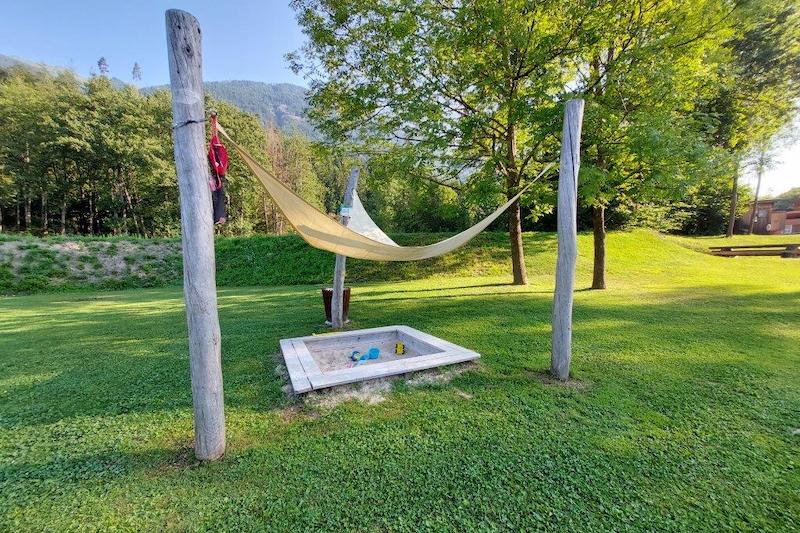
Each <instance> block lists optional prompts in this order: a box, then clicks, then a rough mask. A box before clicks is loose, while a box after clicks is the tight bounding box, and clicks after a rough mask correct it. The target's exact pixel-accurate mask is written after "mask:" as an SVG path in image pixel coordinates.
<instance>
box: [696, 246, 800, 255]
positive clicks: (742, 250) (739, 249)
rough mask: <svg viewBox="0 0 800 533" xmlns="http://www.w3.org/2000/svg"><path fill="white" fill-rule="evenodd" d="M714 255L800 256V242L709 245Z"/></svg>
mask: <svg viewBox="0 0 800 533" xmlns="http://www.w3.org/2000/svg"><path fill="white" fill-rule="evenodd" d="M709 250H711V254H712V255H718V256H721V257H736V256H737V255H747V256H770V255H771V256H779V257H800V244H798V243H793V244H780V243H779V244H745V245H740V246H709Z"/></svg>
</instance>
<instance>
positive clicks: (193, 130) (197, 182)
mask: <svg viewBox="0 0 800 533" xmlns="http://www.w3.org/2000/svg"><path fill="white" fill-rule="evenodd" d="M166 23H167V54H168V56H169V80H170V86H171V89H172V115H173V120H174V124H173V132H174V142H175V169H176V171H177V174H178V190H179V193H180V207H181V243H182V245H183V297H184V301H185V302H186V322H187V324H188V327H189V369H190V374H191V380H192V404H193V406H194V451H195V454H196V455H197V458H198V459H202V460H214V459H218V458H219V457H221V456H222V455H223V454H224V453H225V405H224V401H223V395H222V364H221V356H220V353H221V352H220V331H219V318H218V316H217V284H216V278H215V271H216V265H215V262H214V227H213V224H212V216H211V192H210V189H209V185H208V181H209V171H208V163H207V161H206V157H205V126H204V122H205V120H204V116H205V113H204V103H203V73H202V53H201V48H200V45H201V43H200V26H199V25H198V23H197V20H196V19H195V18H194V17H193V16H192V15H190V14H189V13H186V12H185V11H180V10H177V9H170V10H169V11H167V13H166Z"/></svg>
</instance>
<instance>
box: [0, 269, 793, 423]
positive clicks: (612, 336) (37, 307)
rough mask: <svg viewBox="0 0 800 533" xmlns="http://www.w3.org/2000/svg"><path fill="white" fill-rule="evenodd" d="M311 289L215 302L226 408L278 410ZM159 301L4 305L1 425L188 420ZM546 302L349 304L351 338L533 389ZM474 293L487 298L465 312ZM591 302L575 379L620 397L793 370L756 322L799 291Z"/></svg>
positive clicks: (681, 391) (751, 380)
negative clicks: (157, 417)
mask: <svg viewBox="0 0 800 533" xmlns="http://www.w3.org/2000/svg"><path fill="white" fill-rule="evenodd" d="M497 286H498V285H496V284H490V285H486V287H488V288H491V287H497ZM499 286H502V285H499ZM465 288H466V289H469V288H472V286H470V287H465ZM317 290H318V289H317V288H304V289H300V288H293V289H286V288H280V289H278V288H275V289H274V290H264V291H262V290H260V289H252V290H250V289H245V290H239V291H237V290H226V291H221V297H220V317H221V329H222V333H223V375H224V381H225V400H226V405H228V406H229V407H234V408H236V407H242V408H247V409H252V410H256V411H268V410H270V409H275V408H279V407H282V406H285V405H286V402H287V399H286V397H285V395H284V393H283V391H282V389H281V387H282V386H283V385H284V383H283V381H282V379H281V378H280V377H279V375H278V374H277V373H276V371H275V367H276V366H277V363H276V360H275V359H274V358H273V355H274V354H276V353H277V352H278V341H279V339H281V338H286V337H294V336H301V335H308V334H309V333H310V332H323V331H325V328H324V327H321V326H320V322H321V317H320V314H321V309H320V307H321V306H320V302H319V300H318V298H319V296H318V293H317ZM449 290H463V289H459V288H450V289H449ZM165 292H166V291H142V292H139V293H133V294H131V293H122V294H121V295H120V297H119V298H118V299H111V300H113V302H112V301H109V300H108V299H105V296H106V295H104V300H103V302H104V307H103V308H102V309H95V310H93V309H91V308H85V307H82V305H84V304H85V305H91V304H90V303H85V302H78V301H77V299H70V298H62V299H60V300H59V301H58V303H55V304H53V303H51V302H47V301H46V300H42V299H39V300H36V301H35V302H34V303H33V304H29V305H30V308H29V309H28V308H26V309H25V311H26V312H25V313H23V314H22V315H20V314H19V313H17V315H20V316H10V317H9V314H8V313H9V311H11V309H10V305H12V303H11V302H10V301H8V300H7V301H4V302H0V311H2V312H3V314H4V320H3V322H4V326H3V327H4V336H5V337H6V339H7V341H6V349H4V351H3V354H2V355H0V370H2V372H0V373H1V374H2V376H3V377H2V382H3V385H4V386H3V389H2V392H0V405H2V408H0V416H1V417H2V420H0V426H2V427H15V426H27V425H36V424H45V423H52V422H55V421H58V420H62V419H65V418H70V417H78V416H111V415H118V414H125V413H132V412H153V411H160V410H171V409H176V408H180V409H189V408H190V407H191V397H190V388H189V377H188V358H187V351H186V340H185V335H186V333H185V331H186V330H185V322H184V316H183V312H182V307H181V305H180V302H179V301H176V299H175V298H174V293H173V294H169V297H167V298H165V296H166V294H165ZM387 292H389V291H378V292H377V293H378V294H385V293H387ZM409 292H418V291H409ZM423 292H432V290H429V291H423ZM543 292H546V291H543ZM371 294H376V293H371ZM547 294H548V295H544V294H535V293H531V292H524V293H516V292H512V293H498V294H492V293H488V294H486V293H484V294H479V293H471V292H470V293H463V294H457V295H448V296H446V297H435V296H431V297H428V296H425V297H417V298H414V297H409V298H368V299H365V300H363V301H358V302H355V303H357V305H356V306H354V309H353V318H354V322H353V324H352V328H362V327H376V326H381V325H386V324H408V325H410V326H412V327H416V328H419V329H422V330H424V331H427V332H429V333H431V334H434V335H437V336H441V337H443V338H445V339H448V340H450V341H453V342H455V343H457V344H461V345H463V346H466V347H468V348H470V349H474V350H476V351H478V352H479V353H481V354H482V370H481V371H480V372H477V373H476V372H473V373H471V374H470V376H469V378H468V379H466V384H467V385H468V386H470V387H471V388H472V389H475V390H477V389H479V388H482V387H489V388H502V387H511V388H512V389H514V390H518V387H523V388H524V387H528V388H529V387H531V386H541V385H540V384H538V383H536V382H534V381H533V380H531V379H530V375H529V372H530V370H532V369H541V368H546V367H547V361H548V359H549V327H550V326H549V321H550V313H551V299H550V297H549V292H547ZM242 296H244V300H245V302H241V301H239V299H240V298H241V297H242ZM481 296H484V297H486V296H491V297H490V298H486V299H485V300H483V301H476V299H477V298H479V297H481ZM591 298H592V297H591V295H590V294H589V295H587V296H585V297H582V298H581V299H579V300H578V301H577V302H576V305H575V349H574V351H575V355H574V359H573V369H574V372H575V373H576V377H578V378H579V379H587V380H589V381H592V382H595V383H603V382H605V383H606V384H607V385H608V386H610V387H624V388H625V389H626V392H625V396H627V397H630V398H637V401H646V402H652V403H654V404H659V405H661V404H663V405H667V404H669V405H673V404H674V403H675V402H676V401H677V400H679V399H681V398H683V399H684V400H685V401H686V402H688V403H686V409H692V408H696V404H697V402H699V404H700V405H704V404H705V405H709V404H714V405H718V404H720V402H725V401H737V402H738V401H740V400H743V399H746V398H748V392H747V391H748V388H750V387H752V386H758V387H760V388H759V390H763V385H762V383H761V382H762V381H765V380H766V379H767V378H768V376H769V375H770V373H771V372H784V371H785V372H790V371H792V369H794V370H796V368H797V364H798V361H797V360H796V359H797V358H796V357H795V358H794V359H792V360H790V361H788V362H787V364H786V365H784V366H782V363H781V356H782V354H787V353H791V350H792V349H793V348H794V347H795V345H794V344H793V341H792V340H791V339H789V338H788V337H785V336H782V335H780V334H779V333H777V332H776V331H775V330H774V329H773V328H769V327H765V325H766V324H770V323H772V322H774V321H775V320H781V319H785V318H786V315H785V310H786V309H795V308H797V305H798V299H799V298H800V292H795V293H785V294H748V295H737V294H724V293H723V294H721V293H720V289H719V288H717V287H707V288H700V289H695V290H694V291H693V292H692V293H687V292H686V291H674V292H671V293H661V294H659V295H658V300H657V301H654V300H653V299H650V300H648V301H645V300H638V301H632V300H627V301H625V302H624V303H620V301H619V299H617V300H615V301H613V302H607V301H604V302H596V301H592V299H591ZM462 300H463V301H462ZM17 301H19V300H17ZM386 301H392V302H393V303H391V304H389V305H387V304H386V303H383V302H386ZM465 302H469V305H465ZM87 316H88V317H91V319H87ZM36 317H39V319H38V320H37V318H36ZM15 328H16V329H15ZM37 376H40V377H37ZM460 379H461V378H460ZM534 383H536V385H533V384H534ZM765 394H771V393H770V392H765ZM659 395H661V396H662V398H664V400H663V401H662V400H659ZM678 403H680V402H678ZM665 408H666V407H665ZM671 408H674V407H671Z"/></svg>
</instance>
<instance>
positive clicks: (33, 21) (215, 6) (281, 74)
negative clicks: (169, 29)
mask: <svg viewBox="0 0 800 533" xmlns="http://www.w3.org/2000/svg"><path fill="white" fill-rule="evenodd" d="M3 4H4V5H3V25H2V26H3V29H2V31H0V53H2V54H6V55H12V56H18V57H22V58H25V59H30V60H33V61H36V62H43V63H48V64H52V65H60V66H68V67H72V69H73V70H75V72H77V73H78V74H79V75H82V76H88V75H89V73H90V70H91V69H92V68H94V69H95V70H97V67H96V63H97V60H98V58H100V57H101V56H105V58H106V59H107V60H108V64H109V66H110V74H111V75H112V76H116V77H118V78H120V79H122V80H123V81H127V82H131V81H132V80H131V70H132V67H133V63H134V62H135V61H138V62H139V64H140V65H141V66H142V81H141V85H143V86H147V85H158V84H163V83H167V82H168V81H169V72H168V70H167V55H166V54H167V52H166V37H165V33H164V11H166V10H167V9H169V8H179V9H184V10H186V11H189V12H190V13H192V14H193V15H194V16H195V17H197V19H198V20H199V22H200V27H201V28H202V30H203V54H204V57H203V70H204V78H205V79H206V80H210V81H211V80H231V79H242V80H256V81H265V82H271V83H275V82H291V83H297V84H300V85H306V84H305V83H304V81H303V79H302V78H301V77H298V76H295V75H294V74H293V73H292V72H291V70H289V69H288V68H287V67H286V61H285V60H284V58H283V56H284V55H285V54H286V53H287V52H290V51H292V50H294V49H296V48H298V47H299V46H300V45H301V44H302V43H303V40H304V36H303V34H302V33H301V32H300V28H299V27H298V26H297V23H296V21H295V17H294V13H293V11H292V10H291V9H290V8H289V6H288V0H260V1H259V0H237V1H235V2H232V1H225V0H218V1H216V2H211V1H206V0H195V1H186V0H172V1H167V2H164V1H159V0H134V1H121V0H111V1H109V0H106V1H99V0H76V1H72V2H62V1H58V0H50V1H42V0H27V1H22V2H3Z"/></svg>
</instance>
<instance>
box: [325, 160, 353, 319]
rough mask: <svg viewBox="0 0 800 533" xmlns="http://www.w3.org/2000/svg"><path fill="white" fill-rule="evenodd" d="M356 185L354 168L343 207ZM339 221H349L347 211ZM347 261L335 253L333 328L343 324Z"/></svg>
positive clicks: (351, 205) (349, 199)
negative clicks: (343, 298)
mask: <svg viewBox="0 0 800 533" xmlns="http://www.w3.org/2000/svg"><path fill="white" fill-rule="evenodd" d="M357 186H358V169H357V168H354V169H353V170H351V171H350V177H349V178H348V179H347V187H345V190H344V204H343V206H344V207H349V208H352V207H353V191H355V190H356V187H357ZM339 221H340V222H341V223H342V225H343V226H346V225H347V224H348V223H349V222H350V215H349V213H348V212H346V211H343V212H342V213H341V215H340V218H339ZM346 262H347V257H345V256H343V255H339V254H336V265H335V266H334V268H333V296H332V298H331V325H332V326H333V327H334V328H341V327H343V326H344V317H343V314H344V309H343V307H344V306H343V305H342V297H343V296H344V272H345V266H346Z"/></svg>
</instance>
